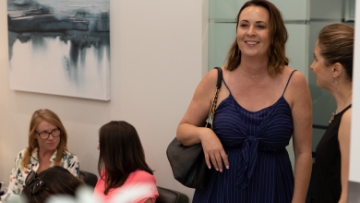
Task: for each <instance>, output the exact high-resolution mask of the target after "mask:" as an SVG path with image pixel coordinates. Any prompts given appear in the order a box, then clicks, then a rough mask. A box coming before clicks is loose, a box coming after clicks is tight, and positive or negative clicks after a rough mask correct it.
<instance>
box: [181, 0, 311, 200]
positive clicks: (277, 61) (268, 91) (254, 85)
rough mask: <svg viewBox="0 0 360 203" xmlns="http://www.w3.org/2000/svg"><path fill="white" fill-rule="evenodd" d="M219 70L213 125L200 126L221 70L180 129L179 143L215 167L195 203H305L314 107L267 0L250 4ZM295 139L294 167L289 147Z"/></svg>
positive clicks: (206, 83)
mask: <svg viewBox="0 0 360 203" xmlns="http://www.w3.org/2000/svg"><path fill="white" fill-rule="evenodd" d="M236 20H237V23H236V39H235V40H234V43H233V44H232V46H231V48H230V51H229V54H228V58H227V61H226V64H225V65H224V66H223V67H222V70H223V81H222V82H223V84H224V85H222V86H221V89H220V93H219V97H218V99H217V109H216V110H215V116H214V120H213V129H212V130H211V129H209V128H205V127H203V123H204V121H205V119H206V117H207V115H208V112H209V108H210V104H211V101H212V98H213V95H214V93H215V90H214V87H215V84H216V81H217V71H216V70H212V71H210V72H209V73H208V74H207V75H206V76H205V77H204V78H203V79H202V81H201V82H200V84H199V85H198V87H197V89H196V91H195V94H194V96H193V99H192V101H191V103H190V105H189V107H188V110H187V112H186V113H185V115H184V117H183V119H182V120H181V121H180V124H179V126H178V129H177V138H178V140H179V141H180V142H181V143H182V144H184V145H186V146H191V145H194V144H198V143H201V144H202V147H203V150H204V154H205V159H206V163H207V165H208V167H209V169H210V171H209V180H208V183H207V186H206V187H205V188H204V189H197V190H196V191H195V194H194V199H193V202H194V203H211V202H213V203H220V202H242V203H290V202H292V203H304V202H305V199H306V194H307V188H308V185H309V180H310V171H311V163H312V157H311V136H312V121H311V118H312V105H311V98H310V91H309V88H308V85H307V83H306V79H305V77H304V75H302V74H301V73H300V72H297V71H295V70H293V69H292V68H290V67H289V66H288V59H287V58H286V56H285V43H286V41H287V37H288V35H287V31H286V28H285V25H284V22H283V19H282V17H281V13H280V12H279V10H278V9H277V8H276V7H275V6H274V5H273V4H272V3H271V2H270V1H265V0H252V1H248V2H246V3H245V4H244V5H243V7H242V8H241V9H240V11H239V13H238V15H237V19H236ZM291 137H292V138H293V144H294V145H293V146H294V154H295V166H294V168H295V170H294V173H293V169H292V166H291V162H290V158H289V155H288V152H287V150H286V146H287V145H288V144H289V141H290V139H291Z"/></svg>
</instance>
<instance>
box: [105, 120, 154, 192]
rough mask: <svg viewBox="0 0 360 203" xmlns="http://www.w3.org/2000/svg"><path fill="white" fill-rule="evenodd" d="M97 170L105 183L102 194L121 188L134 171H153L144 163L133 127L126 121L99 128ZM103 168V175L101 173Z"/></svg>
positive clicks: (140, 146) (142, 151) (141, 149)
mask: <svg viewBox="0 0 360 203" xmlns="http://www.w3.org/2000/svg"><path fill="white" fill-rule="evenodd" d="M99 143H100V156H99V162H98V170H99V174H100V178H102V179H103V180H104V181H105V190H104V194H105V195H106V194H107V193H108V192H109V190H110V189H111V188H117V187H120V186H122V185H123V184H124V183H125V181H126V179H127V178H128V176H129V174H130V173H132V172H134V171H136V170H144V171H146V172H148V173H150V174H153V171H152V170H151V169H150V167H149V166H148V165H147V163H146V161H145V154H144V149H143V147H142V145H141V142H140V138H139V136H138V133H137V131H136V129H135V128H134V126H132V125H131V124H129V123H127V122H126V121H111V122H109V123H107V124H105V125H103V126H102V127H101V128H100V132H99ZM103 168H104V169H105V173H104V174H103V173H102V170H103Z"/></svg>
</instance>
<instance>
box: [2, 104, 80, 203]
mask: <svg viewBox="0 0 360 203" xmlns="http://www.w3.org/2000/svg"><path fill="white" fill-rule="evenodd" d="M28 139H29V146H28V147H27V148H26V149H24V150H22V151H20V153H19V154H18V155H17V156H16V159H15V167H14V168H13V169H12V172H11V175H10V184H9V186H8V190H7V192H6V193H5V194H4V195H3V196H1V199H0V201H1V200H3V201H4V202H6V201H7V200H8V199H9V198H11V196H14V195H19V194H20V193H21V191H22V190H23V184H24V181H25V179H26V177H27V176H28V174H29V173H30V172H31V171H35V172H37V173H40V172H41V171H43V170H46V169H48V168H50V167H53V166H61V167H63V168H65V169H67V170H69V172H70V173H71V174H73V175H74V176H78V175H79V160H78V158H77V157H76V156H75V155H74V154H72V153H70V152H69V151H68V150H67V148H66V143H67V133H66V130H65V128H64V126H63V124H62V123H61V121H60V119H59V117H58V116H57V115H56V114H55V113H54V112H52V111H50V110H48V109H40V110H37V111H35V112H34V114H33V115H32V118H31V121H30V132H29V138H28Z"/></svg>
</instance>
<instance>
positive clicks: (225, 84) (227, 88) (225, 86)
mask: <svg viewBox="0 0 360 203" xmlns="http://www.w3.org/2000/svg"><path fill="white" fill-rule="evenodd" d="M222 81H223V83H224V85H225V87H226V88H227V89H228V90H229V92H230V94H231V91H230V88H229V87H228V86H227V84H226V82H225V80H224V78H223V79H222Z"/></svg>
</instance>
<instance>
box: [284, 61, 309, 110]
mask: <svg viewBox="0 0 360 203" xmlns="http://www.w3.org/2000/svg"><path fill="white" fill-rule="evenodd" d="M291 74H292V76H291ZM290 76H291V78H289V77H290ZM284 77H287V79H288V78H289V79H290V80H289V84H288V87H287V89H286V92H285V95H284V96H285V98H286V100H287V101H288V102H289V104H290V105H291V106H292V107H294V106H299V107H301V108H304V107H306V108H307V109H308V108H311V96H310V89H309V86H308V83H307V81H306V78H305V76H304V74H302V73H301V72H300V71H294V69H292V68H290V67H289V66H286V67H285V69H284Z"/></svg>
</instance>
